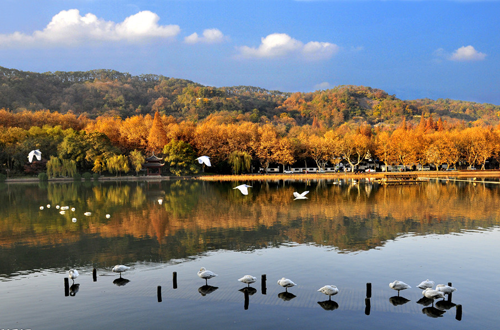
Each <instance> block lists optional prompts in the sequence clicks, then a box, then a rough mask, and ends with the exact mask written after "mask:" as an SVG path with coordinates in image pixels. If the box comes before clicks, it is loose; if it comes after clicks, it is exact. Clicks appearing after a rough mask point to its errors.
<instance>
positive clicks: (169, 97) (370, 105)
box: [0, 67, 500, 128]
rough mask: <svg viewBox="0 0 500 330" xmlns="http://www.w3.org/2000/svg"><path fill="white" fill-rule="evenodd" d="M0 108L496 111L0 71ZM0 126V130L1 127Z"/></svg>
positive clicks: (335, 92)
mask: <svg viewBox="0 0 500 330" xmlns="http://www.w3.org/2000/svg"><path fill="white" fill-rule="evenodd" d="M0 109H5V110H7V111H9V112H12V113H19V112H22V111H25V110H28V111H39V110H49V111H51V112H58V113H61V114H66V113H73V114H75V115H76V116H80V115H84V116H86V117H88V118H91V119H95V118H97V117H98V116H103V115H112V116H118V117H120V118H122V119H125V118H127V117H131V116H133V115H147V114H150V115H153V114H154V113H155V112H159V113H160V114H161V115H167V116H173V117H174V118H175V119H176V120H190V121H195V122H196V121H200V120H203V119H205V118H207V117H208V116H209V115H211V114H219V116H222V117H226V120H233V121H234V120H236V119H237V118H239V120H242V119H244V120H248V121H252V122H263V123H266V122H272V123H274V124H285V125H288V126H291V125H299V126H302V125H306V124H310V125H311V124H313V122H314V121H315V122H316V123H317V124H318V125H321V126H322V127H325V128H332V127H337V126H340V125H341V124H343V123H345V122H360V121H361V122H366V123H368V124H370V125H375V124H398V123H400V121H401V120H402V118H403V117H405V119H406V121H408V122H415V123H418V121H419V117H420V116H421V115H422V114H425V115H427V116H428V115H431V114H432V115H434V117H435V118H436V117H441V118H442V119H443V120H446V121H448V122H457V121H460V120H464V121H466V122H474V123H475V122H478V123H479V124H488V125H497V124H498V123H500V119H499V116H498V115H499V113H500V106H496V105H491V104H480V103H474V102H465V101H455V100H449V99H438V100H436V101H433V100H430V99H421V100H412V101H403V100H400V99H398V98H396V96H394V95H389V94H388V93H386V92H384V91H382V90H379V89H374V88H370V87H364V86H338V87H335V88H333V89H330V90H323V91H316V92H312V93H285V92H280V91H268V90H265V89H263V88H258V87H250V86H236V87H221V88H216V87H210V86H202V85H200V84H197V83H195V82H192V81H189V80H184V79H176V78H169V77H164V76H161V75H153V74H145V75H140V76H133V75H130V74H128V73H121V72H117V71H113V70H92V71H86V72H82V71H76V72H60V71H57V72H53V73H52V72H46V73H34V72H25V71H19V70H14V69H7V68H3V67H0ZM0 124H1V123H0Z"/></svg>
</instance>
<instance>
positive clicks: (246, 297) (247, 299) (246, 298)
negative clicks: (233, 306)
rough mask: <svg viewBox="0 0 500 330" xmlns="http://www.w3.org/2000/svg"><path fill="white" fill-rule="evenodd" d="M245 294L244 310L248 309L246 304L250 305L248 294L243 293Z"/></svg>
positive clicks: (246, 292)
mask: <svg viewBox="0 0 500 330" xmlns="http://www.w3.org/2000/svg"><path fill="white" fill-rule="evenodd" d="M243 292H244V293H245V306H244V308H245V310H247V309H248V304H249V303H250V295H249V294H248V290H245V291H243Z"/></svg>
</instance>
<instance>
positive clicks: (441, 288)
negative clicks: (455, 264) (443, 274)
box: [436, 284, 457, 294]
mask: <svg viewBox="0 0 500 330" xmlns="http://www.w3.org/2000/svg"><path fill="white" fill-rule="evenodd" d="M436 290H437V291H441V292H442V293H444V294H450V293H452V292H455V291H457V289H456V288H454V287H452V286H448V285H445V284H438V285H436Z"/></svg>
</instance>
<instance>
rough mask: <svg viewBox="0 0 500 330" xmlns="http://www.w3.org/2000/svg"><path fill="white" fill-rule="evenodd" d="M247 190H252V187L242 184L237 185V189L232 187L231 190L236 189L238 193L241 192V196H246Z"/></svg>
mask: <svg viewBox="0 0 500 330" xmlns="http://www.w3.org/2000/svg"><path fill="white" fill-rule="evenodd" d="M248 188H252V186H249V185H247V184H242V185H239V186H238V187H234V188H233V189H238V190H239V191H241V193H242V194H243V195H248Z"/></svg>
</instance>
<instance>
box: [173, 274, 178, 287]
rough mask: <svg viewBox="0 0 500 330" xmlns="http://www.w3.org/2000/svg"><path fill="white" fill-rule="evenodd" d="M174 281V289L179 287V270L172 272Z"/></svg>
mask: <svg viewBox="0 0 500 330" xmlns="http://www.w3.org/2000/svg"><path fill="white" fill-rule="evenodd" d="M172 281H173V284H174V289H177V272H174V273H173V274H172Z"/></svg>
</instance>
